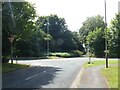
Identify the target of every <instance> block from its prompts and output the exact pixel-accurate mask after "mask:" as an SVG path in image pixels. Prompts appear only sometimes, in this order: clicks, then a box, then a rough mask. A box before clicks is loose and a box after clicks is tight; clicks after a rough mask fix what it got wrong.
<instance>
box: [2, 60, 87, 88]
mask: <svg viewBox="0 0 120 90" xmlns="http://www.w3.org/2000/svg"><path fill="white" fill-rule="evenodd" d="M87 60H88V59H87V58H65V59H55V60H49V59H46V60H30V61H28V60H26V61H18V63H22V64H29V65H31V67H29V68H25V69H22V70H17V71H15V72H12V73H8V74H4V75H3V76H2V82H3V83H2V85H3V88H70V87H71V85H72V84H73V81H74V80H75V78H76V77H77V75H78V73H79V72H80V69H81V67H82V65H83V63H85V61H87Z"/></svg>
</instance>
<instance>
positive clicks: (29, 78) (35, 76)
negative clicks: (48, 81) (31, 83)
mask: <svg viewBox="0 0 120 90" xmlns="http://www.w3.org/2000/svg"><path fill="white" fill-rule="evenodd" d="M38 75H39V74H36V75H33V76H31V77H28V78H26V79H25V80H29V79H31V78H34V77H36V76H38Z"/></svg>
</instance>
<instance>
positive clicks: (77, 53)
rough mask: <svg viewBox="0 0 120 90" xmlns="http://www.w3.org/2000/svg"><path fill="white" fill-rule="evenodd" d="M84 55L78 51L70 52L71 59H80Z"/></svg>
mask: <svg viewBox="0 0 120 90" xmlns="http://www.w3.org/2000/svg"><path fill="white" fill-rule="evenodd" d="M83 54H84V53H83V52H81V51H79V50H73V51H72V52H71V55H72V57H81V56H82V55H83Z"/></svg>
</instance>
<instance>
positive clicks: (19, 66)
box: [2, 63, 29, 74]
mask: <svg viewBox="0 0 120 90" xmlns="http://www.w3.org/2000/svg"><path fill="white" fill-rule="evenodd" d="M28 66H29V65H23V64H13V68H11V64H10V63H3V64H2V73H3V74H4V73H7V72H12V71H15V70H18V69H23V68H26V67H28Z"/></svg>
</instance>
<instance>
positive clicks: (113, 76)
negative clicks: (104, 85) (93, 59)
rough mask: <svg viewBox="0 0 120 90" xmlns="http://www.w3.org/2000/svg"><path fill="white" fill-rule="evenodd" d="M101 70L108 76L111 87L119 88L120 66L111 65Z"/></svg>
mask: <svg viewBox="0 0 120 90" xmlns="http://www.w3.org/2000/svg"><path fill="white" fill-rule="evenodd" d="M119 69H120V67H119ZM101 72H102V74H103V75H104V76H105V77H106V79H107V81H108V86H109V88H111V89H112V88H118V66H109V68H102V69H101ZM112 90H113V89H112Z"/></svg>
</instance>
